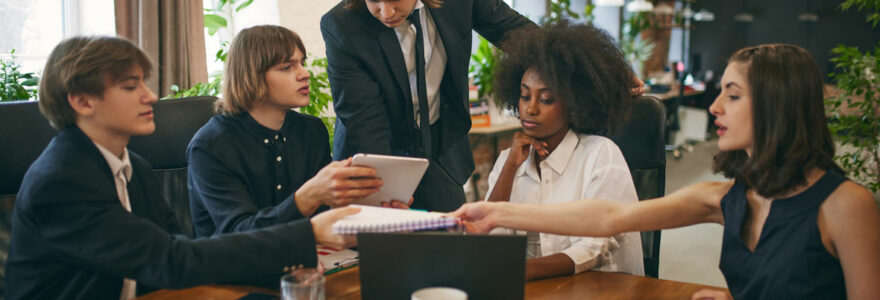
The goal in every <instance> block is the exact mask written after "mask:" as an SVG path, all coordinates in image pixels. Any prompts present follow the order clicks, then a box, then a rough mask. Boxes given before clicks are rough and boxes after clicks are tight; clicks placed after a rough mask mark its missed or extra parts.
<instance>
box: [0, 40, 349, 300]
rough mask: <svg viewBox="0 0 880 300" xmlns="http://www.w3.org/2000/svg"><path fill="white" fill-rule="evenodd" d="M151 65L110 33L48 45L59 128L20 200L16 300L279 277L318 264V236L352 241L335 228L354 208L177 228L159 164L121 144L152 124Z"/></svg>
mask: <svg viewBox="0 0 880 300" xmlns="http://www.w3.org/2000/svg"><path fill="white" fill-rule="evenodd" d="M151 67H152V66H151V64H150V62H149V59H148V58H147V57H146V55H145V54H144V53H143V52H141V50H140V49H138V48H137V47H135V46H134V45H132V44H131V43H130V42H128V41H125V40H122V39H119V38H113V37H99V38H86V37H75V38H71V39H68V40H65V41H63V42H61V43H60V44H59V45H58V46H56V47H55V49H54V50H53V51H52V54H51V55H50V56H49V59H48V62H47V63H46V68H45V69H44V74H43V78H42V82H41V83H40V110H41V112H42V113H43V115H44V116H46V118H47V119H49V122H50V123H51V124H52V126H53V127H55V128H57V129H59V130H60V132H59V133H58V135H57V136H55V137H54V138H53V139H52V142H51V143H50V144H49V146H47V147H46V150H44V151H43V153H42V154H41V155H40V157H39V158H37V160H36V161H35V162H34V163H33V164H32V165H31V166H30V168H29V169H28V171H27V173H26V174H25V177H24V179H23V181H22V184H21V189H20V190H19V193H18V197H17V199H16V201H15V209H14V212H13V216H12V241H11V243H10V248H9V257H8V260H7V264H6V287H7V289H6V297H7V298H8V299H13V300H14V299H130V298H133V297H134V296H135V295H136V291H139V292H140V293H139V294H143V293H145V292H149V291H150V290H152V289H155V288H181V287H187V286H194V285H199V284H207V283H215V282H228V281H241V280H246V279H252V278H257V277H265V276H269V277H271V276H278V277H275V278H279V277H280V276H281V274H282V271H283V270H284V269H285V267H286V266H294V265H300V264H303V265H306V266H314V265H315V264H317V254H316V253H315V252H316V249H315V244H316V242H317V243H320V244H324V245H328V246H332V247H340V248H341V247H349V246H352V245H353V244H354V240H353V238H351V237H345V236H339V235H335V234H332V232H331V225H332V224H333V223H334V222H335V221H336V220H338V219H339V218H342V217H344V216H346V215H350V214H353V213H356V212H357V211H358V209H356V208H342V209H335V210H330V211H328V212H325V213H322V214H319V215H316V216H314V217H312V218H311V219H310V220H309V219H301V220H299V221H294V222H290V223H287V224H283V225H277V226H273V227H268V228H265V229H262V230H255V231H250V232H247V233H237V234H229V235H224V236H222V237H217V238H211V239H195V240H190V239H188V238H186V237H184V236H182V235H177V233H179V232H180V230H179V227H178V225H177V224H176V222H175V220H176V219H175V217H174V214H173V212H172V211H171V210H170V209H169V208H168V205H167V204H166V202H165V200H164V199H162V194H161V192H160V188H159V183H158V181H157V179H156V177H155V176H154V175H153V173H152V167H151V166H150V165H149V163H147V162H146V161H145V160H144V159H143V158H141V157H140V156H138V155H137V154H135V153H133V152H130V151H128V150H127V149H126V148H125V147H126V145H127V144H128V141H129V138H130V137H131V136H132V135H147V134H151V133H153V131H154V130H155V128H156V126H155V124H154V123H153V109H152V104H153V103H155V102H156V95H155V94H153V92H152V91H150V90H149V89H148V88H147V86H146V84H145V83H144V80H145V79H146V78H147V77H148V76H149V74H150V69H151ZM276 280H277V279H276ZM276 282H277V281H276Z"/></svg>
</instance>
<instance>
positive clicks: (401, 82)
mask: <svg viewBox="0 0 880 300" xmlns="http://www.w3.org/2000/svg"><path fill="white" fill-rule="evenodd" d="M379 47H381V48H382V53H383V54H385V61H387V62H388V64H389V66H391V72H392V73H393V75H394V79H395V80H396V81H397V86H398V87H400V92H401V93H403V97H404V99H406V100H407V101H405V102H406V103H407V105H406V106H407V107H409V108H410V109H409V110H408V111H410V112H411V111H412V93H411V92H410V88H409V76H408V74H407V72H406V63H405V61H404V59H403V50H400V41H399V40H398V39H397V34H395V33H394V30H393V29H388V28H386V29H384V30H382V32H381V33H379ZM377 79H378V78H377Z"/></svg>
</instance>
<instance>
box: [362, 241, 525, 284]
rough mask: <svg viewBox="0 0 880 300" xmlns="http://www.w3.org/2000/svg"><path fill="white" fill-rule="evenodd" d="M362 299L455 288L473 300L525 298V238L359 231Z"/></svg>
mask: <svg viewBox="0 0 880 300" xmlns="http://www.w3.org/2000/svg"><path fill="white" fill-rule="evenodd" d="M357 242H358V252H359V255H360V262H359V265H360V267H359V268H360V281H361V297H362V298H363V299H365V300H371V299H410V295H411V294H412V293H413V292H414V291H416V290H418V289H421V288H425V287H440V286H442V287H454V288H457V289H460V290H463V291H465V292H466V293H467V294H468V299H523V297H524V293H525V266H526V237H525V236H510V235H460V234H455V233H447V232H419V233H359V234H358V236H357Z"/></svg>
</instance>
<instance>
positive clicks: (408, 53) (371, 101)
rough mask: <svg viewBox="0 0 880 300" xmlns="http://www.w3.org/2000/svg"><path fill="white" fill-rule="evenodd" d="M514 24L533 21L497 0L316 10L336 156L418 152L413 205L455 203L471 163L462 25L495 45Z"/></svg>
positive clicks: (406, 1) (357, 2)
mask: <svg viewBox="0 0 880 300" xmlns="http://www.w3.org/2000/svg"><path fill="white" fill-rule="evenodd" d="M411 20H418V22H412V21H411ZM523 26H535V25H534V24H533V23H531V22H530V21H529V20H528V19H526V18H525V17H523V16H522V15H520V14H518V13H516V12H515V11H514V10H512V9H511V8H510V7H509V6H507V4H505V3H504V2H503V1H501V0H451V1H437V0H397V1H382V0H344V1H342V2H341V3H339V4H338V5H336V7H334V8H333V9H331V10H330V11H329V12H328V13H327V14H325V15H324V16H323V18H321V33H322V34H323V36H324V42H325V43H326V47H327V59H328V63H329V68H328V73H329V75H330V86H331V90H332V93H333V104H334V108H335V110H336V116H337V122H336V132H335V134H336V136H335V138H334V150H333V151H334V153H333V154H334V157H335V159H337V160H338V159H343V158H346V157H349V156H351V155H353V154H355V153H358V152H365V153H378V154H392V155H404V156H418V157H427V158H429V159H430V161H431V165H430V166H429V167H428V171H427V172H426V173H425V176H424V177H423V178H422V181H421V182H420V183H419V187H418V189H416V192H415V195H414V198H415V199H414V202H413V203H412V206H413V207H415V208H425V209H429V210H437V211H451V210H454V209H456V208H457V207H458V206H460V205H461V204H462V203H464V200H465V199H464V190H463V189H462V185H463V184H464V183H465V181H467V179H468V177H469V176H470V175H471V173H473V170H474V160H473V155H472V154H471V147H470V142H469V141H468V137H467V133H468V131H469V130H470V127H471V121H470V113H469V111H468V105H467V102H468V96H467V91H468V76H467V71H468V62H469V61H470V54H471V31H472V30H476V31H477V32H478V33H479V34H480V35H482V36H483V37H485V38H486V39H488V40H489V41H490V42H492V43H493V44H496V45H498V44H500V43H501V42H502V41H503V39H504V37H505V36H506V34H507V33H508V32H510V31H511V30H514V29H517V28H521V27H523ZM417 41H422V42H421V43H417ZM417 54H420V55H417ZM421 108H425V109H421ZM426 123H429V124H430V125H425V126H420V124H426Z"/></svg>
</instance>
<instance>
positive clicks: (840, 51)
mask: <svg viewBox="0 0 880 300" xmlns="http://www.w3.org/2000/svg"><path fill="white" fill-rule="evenodd" d="M852 7H858V9H859V10H860V11H861V10H868V11H869V13H868V18H867V21H868V22H872V23H873V26H874V27H876V26H877V24H878V21H880V1H876V0H846V1H844V2H843V3H842V4H841V5H840V9H841V10H843V11H845V10H848V9H850V8H852ZM832 53H834V54H837V56H836V57H834V58H832V59H831V61H832V62H833V63H834V64H835V66H836V68H837V70H838V71H836V72H834V73H831V74H829V75H830V76H831V77H832V78H834V80H835V81H836V87H837V89H838V90H840V91H841V93H840V94H839V95H836V96H832V97H828V98H827V99H826V100H825V104H826V108H827V113H828V115H829V116H830V118H829V126H828V127H829V129H830V130H831V133H832V134H833V135H834V136H835V138H836V139H837V141H838V142H839V143H840V145H841V147H840V148H841V149H840V151H838V152H839V153H838V155H837V156H836V157H835V159H836V160H837V161H838V162H839V163H840V165H841V167H843V169H844V170H845V171H846V172H847V176H848V177H849V178H851V179H852V180H854V181H856V182H858V183H860V184H862V185H864V186H865V187H867V188H868V189H870V190H871V191H873V192H874V193H875V194H874V197H875V199H877V200H878V201H880V197H878V191H880V43H878V44H877V46H875V48H874V51H873V52H871V51H870V50H868V51H865V52H861V51H860V50H859V49H858V48H856V47H847V46H844V45H839V46H837V47H836V48H834V49H833V50H832Z"/></svg>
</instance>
